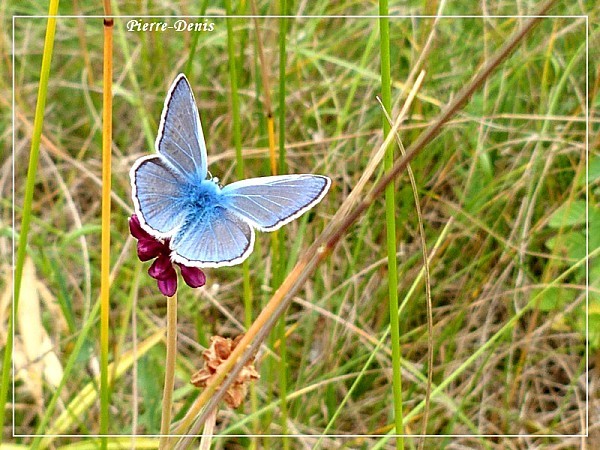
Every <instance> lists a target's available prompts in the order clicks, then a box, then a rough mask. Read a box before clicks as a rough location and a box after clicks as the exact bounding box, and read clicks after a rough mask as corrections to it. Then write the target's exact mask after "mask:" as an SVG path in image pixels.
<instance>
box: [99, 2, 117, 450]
mask: <svg viewBox="0 0 600 450" xmlns="http://www.w3.org/2000/svg"><path fill="white" fill-rule="evenodd" d="M104 13H105V15H106V16H107V17H106V18H105V19H104V70H103V80H102V84H103V89H102V236H101V245H100V246H101V249H100V251H101V255H100V434H103V435H106V434H108V422H109V415H108V406H109V402H110V386H109V385H108V326H109V312H110V190H111V180H110V177H111V144H112V49H113V39H112V37H113V25H114V21H113V19H112V18H109V17H108V16H110V14H111V11H110V2H109V1H105V2H104ZM100 442H101V448H102V449H103V450H105V449H106V448H107V445H108V442H107V438H106V437H104V438H102V439H101V441H100Z"/></svg>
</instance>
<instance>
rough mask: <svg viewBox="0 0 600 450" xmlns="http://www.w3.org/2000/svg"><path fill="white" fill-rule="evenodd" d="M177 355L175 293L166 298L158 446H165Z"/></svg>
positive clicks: (169, 424)
mask: <svg viewBox="0 0 600 450" xmlns="http://www.w3.org/2000/svg"><path fill="white" fill-rule="evenodd" d="M176 355H177V293H175V295H173V297H168V298H167V360H166V364H165V385H164V388H163V401H162V416H161V419H160V440H159V442H158V448H159V449H163V448H167V444H168V443H169V437H168V435H169V427H170V426H171V410H172V409H173V388H174V386H175V356H176Z"/></svg>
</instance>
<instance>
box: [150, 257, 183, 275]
mask: <svg viewBox="0 0 600 450" xmlns="http://www.w3.org/2000/svg"><path fill="white" fill-rule="evenodd" d="M148 275H150V276H151V277H152V278H156V279H157V280H166V279H168V278H175V279H177V273H176V272H175V269H173V265H172V264H171V260H170V259H169V257H168V256H167V255H160V256H159V257H158V258H156V260H155V261H154V262H153V263H152V265H151V266H150V268H149V269H148Z"/></svg>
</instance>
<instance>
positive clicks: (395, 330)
mask: <svg viewBox="0 0 600 450" xmlns="http://www.w3.org/2000/svg"><path fill="white" fill-rule="evenodd" d="M379 14H380V15H381V16H387V15H388V14H389V10H388V2H387V0H379ZM379 28H380V52H381V101H382V103H383V107H384V108H385V110H386V111H390V110H391V107H392V87H391V74H390V24H389V19H388V18H387V17H380V18H379ZM390 129H391V126H390V124H389V123H388V121H387V120H386V119H385V117H384V118H383V134H384V138H385V137H387V135H388V134H389V133H390ZM395 147H396V146H395V145H394V143H393V142H392V143H390V145H388V147H387V149H386V152H385V157H384V160H383V162H384V168H385V171H386V172H387V173H389V172H390V170H391V169H392V166H393V165H394V149H395ZM395 197H396V196H395V193H394V183H393V182H392V183H389V184H388V185H387V186H386V188H385V220H386V230H387V259H388V295H389V308H390V327H391V339H392V369H393V372H392V391H393V394H394V395H393V398H394V423H395V424H396V434H397V435H398V437H397V438H396V448H399V449H403V448H404V438H403V437H402V436H400V435H401V434H402V433H403V427H402V416H403V413H402V368H401V358H402V355H401V352H400V323H399V320H398V262H397V259H396V198H395Z"/></svg>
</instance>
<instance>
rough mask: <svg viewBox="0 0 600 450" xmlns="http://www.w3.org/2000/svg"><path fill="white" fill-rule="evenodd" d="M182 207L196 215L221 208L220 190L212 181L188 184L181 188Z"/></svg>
mask: <svg viewBox="0 0 600 450" xmlns="http://www.w3.org/2000/svg"><path fill="white" fill-rule="evenodd" d="M182 197H183V199H184V201H183V203H184V207H185V208H186V209H189V210H190V212H194V213H196V214H202V213H203V212H204V213H208V212H210V211H211V210H214V209H215V208H216V207H218V206H221V202H222V195H221V188H220V187H219V185H218V184H217V183H215V182H213V180H212V179H207V180H202V181H200V182H196V183H188V184H186V185H185V186H184V187H182Z"/></svg>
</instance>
